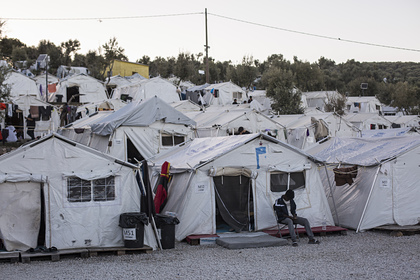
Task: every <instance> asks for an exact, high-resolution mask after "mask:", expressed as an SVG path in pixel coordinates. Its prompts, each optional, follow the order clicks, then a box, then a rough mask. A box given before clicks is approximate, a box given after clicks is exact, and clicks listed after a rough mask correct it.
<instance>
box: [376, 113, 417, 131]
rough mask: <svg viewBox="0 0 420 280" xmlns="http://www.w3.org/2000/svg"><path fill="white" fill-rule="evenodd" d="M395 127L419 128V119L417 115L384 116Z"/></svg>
mask: <svg viewBox="0 0 420 280" xmlns="http://www.w3.org/2000/svg"><path fill="white" fill-rule="evenodd" d="M384 118H385V119H387V120H389V121H390V122H392V123H393V126H394V127H395V125H397V126H400V127H415V128H420V117H419V116H417V115H404V116H384Z"/></svg>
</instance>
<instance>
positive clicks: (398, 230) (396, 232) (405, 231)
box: [374, 224, 420, 237]
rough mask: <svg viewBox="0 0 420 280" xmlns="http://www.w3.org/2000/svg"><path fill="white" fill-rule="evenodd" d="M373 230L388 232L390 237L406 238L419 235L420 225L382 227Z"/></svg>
mask: <svg viewBox="0 0 420 280" xmlns="http://www.w3.org/2000/svg"><path fill="white" fill-rule="evenodd" d="M374 230H380V231H386V232H389V233H390V235H392V236H397V237H398V236H403V235H405V236H407V235H414V234H420V224H417V225H412V226H399V225H384V226H379V227H376V228H374Z"/></svg>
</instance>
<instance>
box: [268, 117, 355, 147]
mask: <svg viewBox="0 0 420 280" xmlns="http://www.w3.org/2000/svg"><path fill="white" fill-rule="evenodd" d="M272 120H273V121H275V122H277V123H279V124H282V125H284V126H285V127H286V137H287V143H289V144H291V145H293V146H295V147H297V148H300V149H304V150H306V149H308V148H310V147H312V146H313V145H316V143H317V142H319V141H322V140H325V139H326V138H329V137H336V136H341V137H357V136H360V129H358V128H357V127H355V126H354V125H353V124H351V123H350V122H349V121H346V120H345V119H344V118H343V117H341V116H339V115H338V114H336V113H333V112H329V113H310V114H309V113H308V114H302V115H277V116H273V118H272Z"/></svg>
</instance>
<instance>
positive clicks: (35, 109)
mask: <svg viewBox="0 0 420 280" xmlns="http://www.w3.org/2000/svg"><path fill="white" fill-rule="evenodd" d="M29 113H30V114H31V116H32V117H33V118H34V119H38V118H39V108H38V106H31V107H30V108H29Z"/></svg>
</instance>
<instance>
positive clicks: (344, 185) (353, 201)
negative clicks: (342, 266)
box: [308, 136, 420, 231]
mask: <svg viewBox="0 0 420 280" xmlns="http://www.w3.org/2000/svg"><path fill="white" fill-rule="evenodd" d="M308 152H309V153H311V154H313V155H314V156H316V157H318V158H320V159H322V160H324V161H326V162H327V163H328V166H329V168H328V175H329V176H328V177H327V176H324V177H325V178H324V179H323V180H324V186H328V185H329V184H331V185H332V186H331V190H332V193H330V191H329V190H330V188H329V187H326V193H327V194H328V196H329V197H330V196H331V198H334V201H335V205H336V209H337V212H338V218H339V221H336V222H339V224H340V226H345V227H349V228H353V229H356V230H357V231H363V230H368V229H372V228H375V227H378V226H381V225H386V224H398V225H400V226H405V225H415V224H418V223H419V217H420V214H419V213H420V203H419V200H420V188H419V177H418V168H419V166H420V157H419V156H418V155H419V153H420V137H418V136H406V137H391V138H367V139H365V138H335V139H331V140H329V141H327V142H325V143H323V144H320V145H319V146H317V147H314V148H313V149H311V150H309V151H308ZM354 166H356V167H354ZM338 167H340V168H350V169H339V170H336V172H333V171H334V170H333V169H334V168H338ZM352 167H354V168H352ZM321 174H322V173H321ZM324 174H325V173H324ZM343 180H344V181H343ZM332 203H333V201H332V200H330V205H332Z"/></svg>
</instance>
